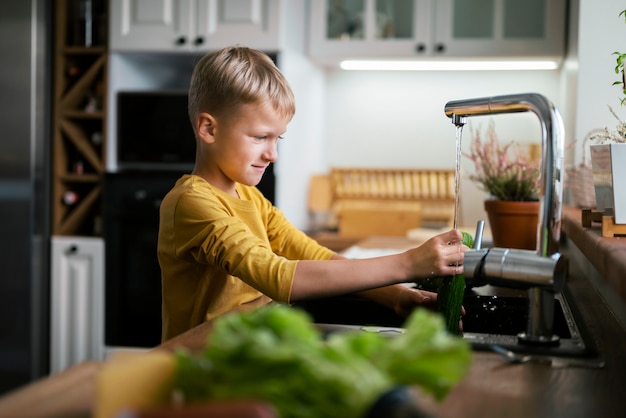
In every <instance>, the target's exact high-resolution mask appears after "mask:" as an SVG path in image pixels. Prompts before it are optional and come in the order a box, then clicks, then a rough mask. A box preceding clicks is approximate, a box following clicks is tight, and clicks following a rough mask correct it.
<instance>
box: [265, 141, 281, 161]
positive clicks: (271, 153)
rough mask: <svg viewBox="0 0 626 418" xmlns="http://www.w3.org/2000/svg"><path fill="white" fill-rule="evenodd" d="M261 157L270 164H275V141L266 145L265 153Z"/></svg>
mask: <svg viewBox="0 0 626 418" xmlns="http://www.w3.org/2000/svg"><path fill="white" fill-rule="evenodd" d="M263 157H264V158H265V159H266V160H267V161H270V162H275V161H276V160H277V159H278V143H277V142H276V141H274V142H272V143H271V144H270V145H268V147H267V148H266V149H265V153H263Z"/></svg>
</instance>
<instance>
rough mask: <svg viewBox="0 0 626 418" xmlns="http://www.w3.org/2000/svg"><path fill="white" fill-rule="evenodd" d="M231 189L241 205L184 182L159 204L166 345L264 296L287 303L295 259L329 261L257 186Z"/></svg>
mask: <svg viewBox="0 0 626 418" xmlns="http://www.w3.org/2000/svg"><path fill="white" fill-rule="evenodd" d="M236 189H237V193H238V194H239V199H237V198H235V197H233V196H231V195H229V194H227V193H225V192H223V191H221V190H219V189H217V188H215V187H213V186H212V185H210V184H209V183H207V182H206V181H205V180H204V179H202V178H201V177H198V176H195V175H184V176H183V177H181V178H180V179H179V180H178V181H177V182H176V184H175V186H174V187H173V188H172V190H171V191H170V192H169V193H168V194H167V196H165V198H164V199H163V202H162V203H161V209H160V225H159V238H158V251H157V252H158V259H159V264H160V266H161V285H162V294H163V310H162V316H163V329H162V339H163V340H164V341H165V340H167V339H170V338H172V337H174V336H176V335H178V334H180V333H182V332H184V331H186V330H188V329H190V328H192V327H194V326H196V325H198V324H200V323H202V322H204V321H206V320H209V319H212V318H215V317H217V316H219V315H220V314H222V313H224V312H227V311H229V310H231V309H233V308H235V307H237V306H240V305H243V304H245V303H248V302H252V301H254V300H256V299H258V298H259V297H261V296H262V295H263V294H265V295H267V296H269V297H270V298H271V299H273V300H275V301H279V302H289V299H290V294H291V286H292V283H293V277H294V272H295V269H296V264H297V260H322V259H329V258H330V257H331V256H332V254H333V252H332V251H331V250H329V249H328V248H325V247H323V246H321V245H319V244H318V243H317V242H316V241H314V240H313V239H311V238H309V237H308V236H307V235H306V234H304V233H303V232H302V231H300V230H298V229H297V228H295V227H294V226H293V225H292V224H291V223H290V222H289V221H287V219H286V218H285V217H284V215H283V214H282V212H281V211H280V210H278V209H277V208H276V207H274V206H273V205H272V203H271V202H270V201H269V200H267V199H266V198H265V197H264V196H263V195H262V194H261V192H259V191H258V189H257V188H256V187H250V186H244V185H242V184H237V185H236Z"/></svg>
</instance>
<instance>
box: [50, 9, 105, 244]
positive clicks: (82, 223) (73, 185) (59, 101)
mask: <svg viewBox="0 0 626 418" xmlns="http://www.w3.org/2000/svg"><path fill="white" fill-rule="evenodd" d="M76 1H79V0H57V1H56V2H55V3H54V7H55V16H56V17H55V19H56V22H55V23H56V27H57V31H56V38H55V43H54V45H55V47H54V61H55V62H54V72H55V74H54V78H53V80H54V97H53V100H54V102H53V111H54V119H53V132H52V158H53V161H52V167H53V169H52V173H53V176H52V202H51V207H52V234H53V235H72V236H93V235H100V234H101V233H102V231H101V227H99V226H98V225H99V224H100V223H101V222H100V219H101V218H102V210H101V206H102V205H101V204H100V202H101V196H102V180H103V176H104V172H105V150H106V121H107V113H106V82H107V72H108V48H107V46H106V45H94V46H89V47H87V46H77V45H72V44H70V36H69V35H70V28H71V24H72V22H71V19H70V14H71V12H72V10H74V9H75V2H76ZM107 3H108V2H107V1H105V2H104V4H103V6H102V7H103V9H102V10H108V4H107ZM105 27H106V25H105ZM103 39H106V36H105V37H104V38H103ZM72 192H74V193H76V196H78V202H76V203H75V204H73V205H67V204H65V203H64V199H63V197H64V196H65V195H66V193H72Z"/></svg>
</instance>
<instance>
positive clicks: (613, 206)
mask: <svg viewBox="0 0 626 418" xmlns="http://www.w3.org/2000/svg"><path fill="white" fill-rule="evenodd" d="M619 15H620V16H623V17H624V18H626V10H623V11H622V12H621V13H620V14H619ZM613 54H614V55H616V56H617V58H616V66H615V73H616V74H621V80H618V81H615V82H614V83H613V85H620V86H621V90H622V94H623V97H622V98H621V100H620V104H621V105H624V104H626V83H625V82H626V79H625V77H624V64H626V53H622V52H614V53H613ZM609 110H610V112H611V113H612V114H613V116H614V117H615V119H617V125H616V127H615V129H609V128H608V127H607V128H604V129H603V130H600V132H599V133H597V134H595V135H593V137H592V138H593V139H594V140H595V141H596V144H593V145H591V146H590V155H591V168H592V171H593V183H594V188H595V192H596V208H597V210H598V211H599V212H602V213H603V214H605V215H609V216H611V215H612V216H613V219H614V222H615V223H616V224H620V225H621V224H626V187H624V185H623V184H622V185H618V184H617V183H618V182H619V180H622V181H623V179H624V178H626V145H625V144H626V123H624V122H623V121H622V120H621V119H620V117H619V116H618V115H617V113H615V111H614V110H613V109H612V108H611V107H610V106H609Z"/></svg>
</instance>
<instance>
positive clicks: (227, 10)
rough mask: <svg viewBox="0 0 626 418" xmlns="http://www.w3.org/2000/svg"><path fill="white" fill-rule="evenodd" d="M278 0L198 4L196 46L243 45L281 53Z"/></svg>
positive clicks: (200, 1)
mask: <svg viewBox="0 0 626 418" xmlns="http://www.w3.org/2000/svg"><path fill="white" fill-rule="evenodd" d="M279 8H280V1H279V0H219V1H218V0H197V11H196V13H195V19H194V20H193V22H192V23H193V24H194V26H195V27H194V32H195V34H196V38H195V43H196V45H198V46H201V45H202V44H203V43H205V44H206V45H208V46H210V47H211V48H219V47H224V46H228V45H233V44H240V45H242V46H247V47H250V48H256V49H260V50H264V51H277V50H278V49H280V46H281V45H280V27H281V22H280V13H279Z"/></svg>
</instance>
